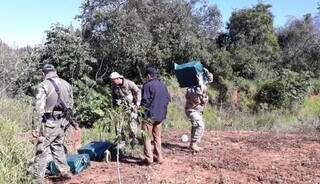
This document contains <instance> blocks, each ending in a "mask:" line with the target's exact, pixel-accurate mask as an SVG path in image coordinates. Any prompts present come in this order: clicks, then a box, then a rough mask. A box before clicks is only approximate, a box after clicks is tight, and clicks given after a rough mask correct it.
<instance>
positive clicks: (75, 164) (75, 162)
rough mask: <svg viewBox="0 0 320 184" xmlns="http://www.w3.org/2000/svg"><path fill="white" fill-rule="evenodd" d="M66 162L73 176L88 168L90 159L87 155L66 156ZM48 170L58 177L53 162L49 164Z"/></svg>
mask: <svg viewBox="0 0 320 184" xmlns="http://www.w3.org/2000/svg"><path fill="white" fill-rule="evenodd" d="M67 162H68V165H69V167H70V171H71V172H72V173H73V174H78V173H79V172H81V171H83V170H85V169H86V168H88V167H89V166H90V158H89V155H88V154H75V155H67ZM48 170H49V171H50V172H51V174H53V175H58V173H59V171H58V169H57V167H56V165H55V163H54V162H53V161H51V162H49V165H48Z"/></svg>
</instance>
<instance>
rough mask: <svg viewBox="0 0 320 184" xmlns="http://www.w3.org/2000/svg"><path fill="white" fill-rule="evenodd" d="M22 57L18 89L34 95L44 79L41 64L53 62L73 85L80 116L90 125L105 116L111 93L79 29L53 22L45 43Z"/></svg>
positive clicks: (58, 70)
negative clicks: (98, 74)
mask: <svg viewBox="0 0 320 184" xmlns="http://www.w3.org/2000/svg"><path fill="white" fill-rule="evenodd" d="M23 61H24V62H23V63H24V65H21V68H20V71H21V75H20V77H19V79H18V81H17V86H18V89H21V90H22V91H24V92H25V93H26V94H28V95H33V92H34V88H35V87H36V84H38V83H39V82H40V81H41V80H42V77H41V67H42V66H43V65H44V64H45V63H50V64H53V65H54V66H55V67H56V69H57V73H58V75H59V76H60V77H61V78H63V79H65V80H67V81H68V82H69V83H70V84H71V85H72V87H73V91H74V100H75V112H76V117H77V119H78V120H79V121H80V122H81V123H82V124H84V125H91V124H92V123H94V122H95V121H98V120H99V119H102V118H103V117H104V115H105V111H104V109H105V108H107V107H108V106H109V105H110V101H109V98H108V97H109V96H110V93H109V91H108V90H106V89H104V88H103V87H101V86H99V85H97V84H96V81H95V71H93V70H92V66H94V65H95V63H96V59H95V58H93V57H92V56H91V50H90V48H89V45H88V43H86V42H84V41H83V40H82V38H81V32H80V31H78V30H75V29H73V27H64V26H62V25H60V24H55V25H53V26H52V27H51V29H50V30H48V31H47V37H46V42H45V43H44V45H43V46H40V47H37V48H34V49H32V50H30V51H29V54H28V55H26V57H24V58H23Z"/></svg>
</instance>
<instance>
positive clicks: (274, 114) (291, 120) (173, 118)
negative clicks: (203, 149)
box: [165, 79, 320, 132]
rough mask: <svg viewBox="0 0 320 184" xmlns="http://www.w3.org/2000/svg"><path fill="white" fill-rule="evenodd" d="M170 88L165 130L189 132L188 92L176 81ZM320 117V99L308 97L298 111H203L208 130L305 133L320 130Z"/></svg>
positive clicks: (171, 81)
mask: <svg viewBox="0 0 320 184" xmlns="http://www.w3.org/2000/svg"><path fill="white" fill-rule="evenodd" d="M167 84H168V85H169V86H168V88H169V90H170V93H171V96H172V97H173V99H172V102H171V104H170V105H169V108H168V115H167V120H166V123H165V127H166V128H178V129H181V128H189V127H190V126H191V125H190V123H189V120H188V119H187V117H186V115H185V113H184V105H185V99H184V95H185V90H184V89H181V88H179V86H178V84H177V82H176V80H175V79H168V81H167ZM209 94H210V95H209V96H210V98H211V99H212V98H215V97H216V96H217V92H216V91H215V90H214V89H213V88H209ZM250 94H251V93H250ZM241 100H243V99H241ZM245 100H246V98H245ZM243 103H245V105H244V106H248V105H247V103H246V102H242V101H240V105H241V106H243ZM248 104H249V105H250V104H252V102H248ZM244 109H246V108H244ZM319 114H320V97H319V96H312V97H306V99H305V100H304V102H303V103H302V104H301V105H300V106H298V107H297V109H296V110H295V111H289V110H286V109H280V110H273V111H262V112H259V113H254V112H250V111H244V112H241V111H237V110H231V109H226V108H219V107H217V106H212V105H208V106H207V107H206V109H205V111H204V114H203V118H204V121H205V124H206V128H207V129H218V130H253V131H257V130H258V131H276V132H294V131H301V130H303V131H308V132H310V131H314V130H316V127H320V121H319Z"/></svg>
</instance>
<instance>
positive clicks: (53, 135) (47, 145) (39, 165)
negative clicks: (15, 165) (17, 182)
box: [29, 119, 70, 183]
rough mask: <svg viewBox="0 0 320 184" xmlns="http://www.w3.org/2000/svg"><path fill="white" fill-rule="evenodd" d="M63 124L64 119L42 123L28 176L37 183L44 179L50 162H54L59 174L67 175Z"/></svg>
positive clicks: (67, 167)
mask: <svg viewBox="0 0 320 184" xmlns="http://www.w3.org/2000/svg"><path fill="white" fill-rule="evenodd" d="M64 123H66V120H65V119H60V120H56V121H55V120H47V122H46V123H42V127H41V130H40V131H41V132H40V134H41V135H42V136H41V137H39V138H38V143H37V146H36V156H35V159H34V162H33V164H32V165H31V166H30V168H29V172H30V174H31V175H32V176H33V177H34V178H35V179H36V180H38V181H40V183H41V181H42V180H43V178H44V177H45V172H46V168H47V166H48V163H49V162H50V161H52V160H53V161H54V162H55V165H56V166H57V169H58V170H59V171H60V173H68V172H69V170H70V169H69V166H68V165H67V161H66V154H65V149H64V145H63V144H64V135H65V133H64Z"/></svg>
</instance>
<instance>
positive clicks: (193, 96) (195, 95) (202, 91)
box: [185, 85, 208, 111]
mask: <svg viewBox="0 0 320 184" xmlns="http://www.w3.org/2000/svg"><path fill="white" fill-rule="evenodd" d="M207 102H208V95H207V86H206V85H198V86H193V87H190V88H187V92H186V106H185V109H186V111H203V110H204V107H205V105H206V103H207Z"/></svg>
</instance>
